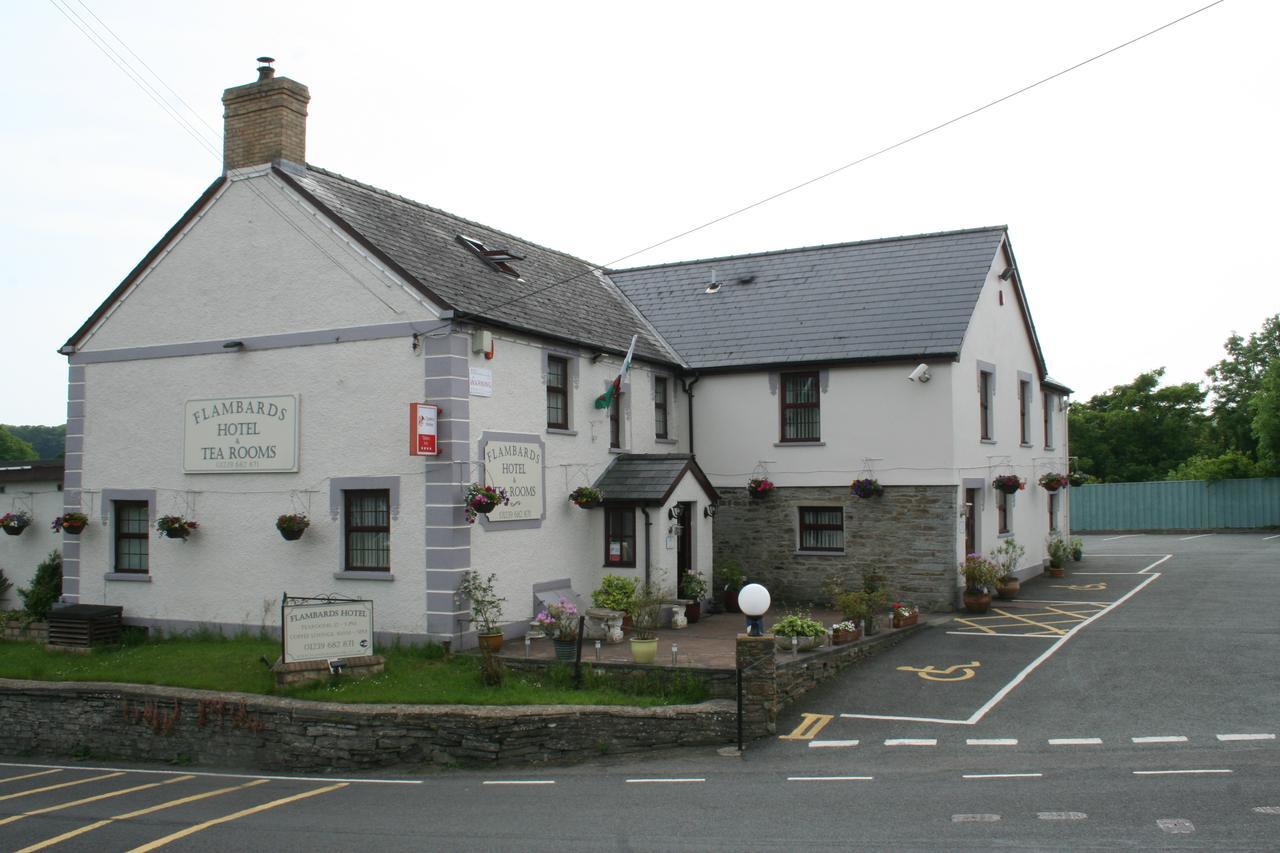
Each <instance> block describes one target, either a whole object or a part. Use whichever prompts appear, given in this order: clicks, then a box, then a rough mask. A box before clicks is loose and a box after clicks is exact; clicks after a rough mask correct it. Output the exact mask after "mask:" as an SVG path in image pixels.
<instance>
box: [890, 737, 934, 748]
mask: <svg viewBox="0 0 1280 853" xmlns="http://www.w3.org/2000/svg"><path fill="white" fill-rule="evenodd" d="M884 745H885V746H937V745H938V739H937V738H936V737H894V738H888V739H887V740H885V742H884Z"/></svg>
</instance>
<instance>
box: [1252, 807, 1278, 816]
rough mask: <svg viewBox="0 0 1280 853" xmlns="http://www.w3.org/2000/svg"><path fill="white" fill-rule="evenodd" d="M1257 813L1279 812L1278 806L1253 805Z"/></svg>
mask: <svg viewBox="0 0 1280 853" xmlns="http://www.w3.org/2000/svg"><path fill="white" fill-rule="evenodd" d="M1253 810H1254V811H1255V812H1257V813H1258V814H1280V806H1254V809H1253Z"/></svg>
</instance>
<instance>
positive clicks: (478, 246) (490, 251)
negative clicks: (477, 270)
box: [458, 234, 524, 279]
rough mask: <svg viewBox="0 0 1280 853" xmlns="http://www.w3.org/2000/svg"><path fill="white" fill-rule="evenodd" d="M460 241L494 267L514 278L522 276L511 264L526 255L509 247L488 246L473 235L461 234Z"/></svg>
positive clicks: (521, 259)
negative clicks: (496, 247)
mask: <svg viewBox="0 0 1280 853" xmlns="http://www.w3.org/2000/svg"><path fill="white" fill-rule="evenodd" d="M458 242H459V243H461V244H462V245H464V246H466V247H467V248H468V249H470V250H471V251H472V252H473V253H474V254H475V256H476V257H478V258H479V259H480V260H482V261H484V262H485V263H486V264H487V265H489V267H491V268H492V269H495V270H497V271H498V272H500V273H502V274H504V275H509V276H511V277H512V278H516V279H518V278H520V272H519V271H518V270H517V269H516V268H515V267H513V266H511V262H512V261H523V260H524V255H517V254H516V253H514V252H512V251H511V250H509V249H495V248H492V247H490V246H486V245H485V244H484V243H481V242H480V241H479V240H476V239H475V238H473V237H464V236H463V235H461V234H459V235H458Z"/></svg>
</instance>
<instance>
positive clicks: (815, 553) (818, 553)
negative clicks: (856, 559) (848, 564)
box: [792, 550, 847, 557]
mask: <svg viewBox="0 0 1280 853" xmlns="http://www.w3.org/2000/svg"><path fill="white" fill-rule="evenodd" d="M792 553H794V554H795V555H796V556H797V557H843V556H844V555H845V554H846V553H847V552H845V551H800V550H797V551H793V552H792Z"/></svg>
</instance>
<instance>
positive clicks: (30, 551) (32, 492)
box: [0, 462, 87, 610]
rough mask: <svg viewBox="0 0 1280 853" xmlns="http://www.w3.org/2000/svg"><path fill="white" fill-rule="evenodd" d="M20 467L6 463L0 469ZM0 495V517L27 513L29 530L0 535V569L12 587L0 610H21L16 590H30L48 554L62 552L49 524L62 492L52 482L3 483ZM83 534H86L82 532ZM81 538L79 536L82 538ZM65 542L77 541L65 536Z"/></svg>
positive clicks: (58, 510)
mask: <svg viewBox="0 0 1280 853" xmlns="http://www.w3.org/2000/svg"><path fill="white" fill-rule="evenodd" d="M17 464H20V463H16V462H6V463H3V464H0V467H11V466H14V465H17ZM3 486H4V491H3V492H0V515H4V514H5V513H6V512H29V513H31V526H29V527H28V528H27V529H26V530H24V531H22V533H21V534H19V535H17V536H10V535H9V534H8V533H0V569H3V570H4V576H5V577H6V578H8V580H9V582H10V583H12V584H13V589H11V590H9V591H8V592H7V593H5V594H4V595H3V596H0V610H17V609H19V608H21V607H22V598H21V597H20V596H19V595H18V590H19V589H20V588H24V587H30V586H31V579H32V578H34V577H35V574H36V566H38V565H39V564H40V562H41V561H42V560H44V558H45V557H47V556H48V555H49V552H50V551H61V550H62V534H61V533H54V532H53V529H52V528H51V527H50V526H49V525H50V523H51V522H52V521H53V520H54V519H55V518H57V517H58V516H60V515H62V492H61V490H59V488H58V482H57V481H55V480H45V481H32V482H18V483H13V482H9V483H4V484H3ZM86 532H87V531H86ZM82 536H83V534H82ZM68 538H69V539H76V538H79V537H75V536H70V535H68Z"/></svg>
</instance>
